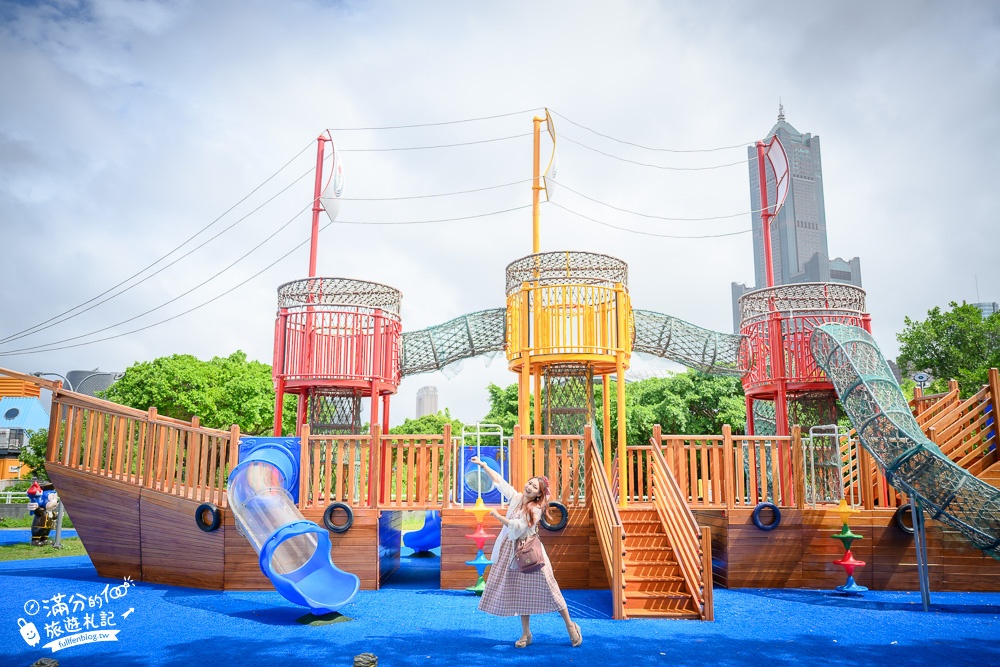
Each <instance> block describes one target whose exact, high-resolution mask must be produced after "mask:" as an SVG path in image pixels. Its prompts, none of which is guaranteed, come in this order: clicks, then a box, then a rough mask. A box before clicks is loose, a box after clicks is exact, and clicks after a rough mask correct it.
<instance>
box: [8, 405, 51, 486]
mask: <svg viewBox="0 0 1000 667" xmlns="http://www.w3.org/2000/svg"><path fill="white" fill-rule="evenodd" d="M53 409H57V408H53ZM48 445H49V430H48V429H47V428H40V429H38V430H37V431H28V442H27V444H26V445H25V446H24V447H22V448H21V453H20V454H19V455H18V457H17V458H18V460H19V461H20V462H21V463H23V464H25V465H27V466H28V467H30V468H31V476H32V477H37V478H38V479H44V480H47V479H48V478H49V474H48V473H47V472H45V452H46V450H47V449H48Z"/></svg>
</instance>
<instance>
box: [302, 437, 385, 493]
mask: <svg viewBox="0 0 1000 667" xmlns="http://www.w3.org/2000/svg"><path fill="white" fill-rule="evenodd" d="M378 428H379V427H378V425H376V426H375V429H374V432H373V433H369V434H365V435H312V434H311V433H310V431H309V425H308V424H305V425H303V426H302V428H301V431H300V438H301V440H300V443H301V447H302V449H301V455H300V457H301V458H300V475H299V505H298V506H299V509H306V508H307V507H327V506H328V505H330V504H332V503H346V504H347V505H350V506H351V507H372V501H373V499H374V498H375V489H374V488H373V483H372V482H373V481H375V480H377V479H378V476H377V475H375V476H373V475H372V474H371V471H372V467H373V465H374V464H375V462H374V461H373V458H372V455H373V452H372V446H371V445H372V442H373V441H374V442H377V441H378Z"/></svg>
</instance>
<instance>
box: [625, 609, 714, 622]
mask: <svg viewBox="0 0 1000 667" xmlns="http://www.w3.org/2000/svg"><path fill="white" fill-rule="evenodd" d="M625 615H626V616H628V617H629V618H640V617H641V618H670V619H676V620H684V621H697V620H700V619H701V615H700V614H698V613H697V612H694V611H685V610H662V609H626V610H625Z"/></svg>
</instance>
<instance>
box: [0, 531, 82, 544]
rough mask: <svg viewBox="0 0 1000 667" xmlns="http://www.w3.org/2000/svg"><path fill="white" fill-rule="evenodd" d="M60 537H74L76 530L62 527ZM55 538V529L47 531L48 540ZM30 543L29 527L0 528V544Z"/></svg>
mask: <svg viewBox="0 0 1000 667" xmlns="http://www.w3.org/2000/svg"><path fill="white" fill-rule="evenodd" d="M60 537H61V538H62V539H64V540H65V539H66V538H69V537H76V531H75V530H74V529H72V528H63V530H62V533H61V534H60ZM55 539H56V531H54V530H53V531H51V532H49V541H50V542H51V541H53V540H55ZM22 542H23V543H24V544H30V543H31V529H30V528H0V546H3V545H5V544H19V543H22Z"/></svg>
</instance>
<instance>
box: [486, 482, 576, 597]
mask: <svg viewBox="0 0 1000 667" xmlns="http://www.w3.org/2000/svg"><path fill="white" fill-rule="evenodd" d="M504 486H506V488H504ZM500 491H501V492H502V493H503V494H504V495H505V496H508V497H509V498H510V499H511V501H510V509H509V510H508V512H507V517H508V518H518V517H520V516H521V499H522V494H521V493H518V492H516V491H515V490H514V488H513V487H511V486H510V485H509V484H505V485H503V486H501V487H500ZM536 530H537V524H536ZM497 539H498V540H502V543H501V544H500V552H499V554H496V549H494V554H496V555H495V557H494V558H493V564H492V565H491V566H490V572H489V576H488V577H487V578H486V589H485V590H484V591H483V597H482V599H480V600H479V609H480V610H481V611H485V612H486V613H487V614H493V615H494V616H521V615H525V614H545V613H548V612H551V611H561V610H563V609H565V608H566V600H564V599H563V595H562V592H561V591H560V590H559V584H557V583H556V578H555V576H553V574H552V563H550V562H549V555H548V553H546V552H545V546H544V545H543V546H542V554H543V555H544V557H545V565H544V566H543V567H542V568H540V569H538V570H535V571H534V572H528V573H524V572H521V571H520V570H519V569H517V566H516V565H512V563H511V561H513V559H514V540H511V539H509V538H508V537H507V533H506V532H501V534H500V537H498V538H497Z"/></svg>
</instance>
